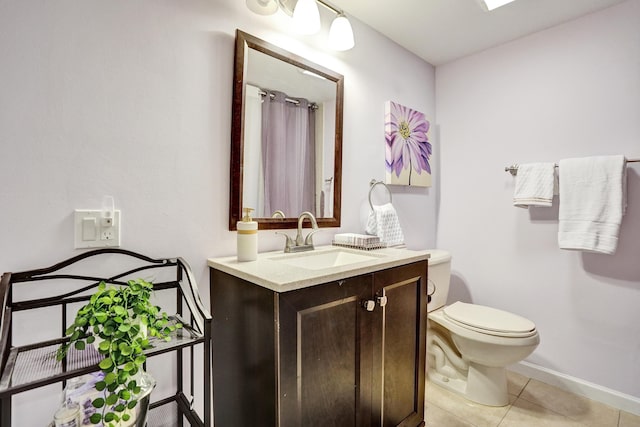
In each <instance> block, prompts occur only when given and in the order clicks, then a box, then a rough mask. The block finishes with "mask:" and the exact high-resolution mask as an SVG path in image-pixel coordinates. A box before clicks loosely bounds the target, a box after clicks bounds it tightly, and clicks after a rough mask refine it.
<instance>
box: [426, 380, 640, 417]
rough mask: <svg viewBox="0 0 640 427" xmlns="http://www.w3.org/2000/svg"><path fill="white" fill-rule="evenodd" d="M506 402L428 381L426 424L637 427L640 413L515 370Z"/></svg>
mask: <svg viewBox="0 0 640 427" xmlns="http://www.w3.org/2000/svg"><path fill="white" fill-rule="evenodd" d="M508 380H509V395H510V396H509V398H510V399H509V400H510V402H509V405H507V406H503V407H499V408H496V407H489V406H483V405H478V404H475V403H472V402H469V401H467V400H465V399H463V398H462V397H460V396H458V395H456V394H453V393H451V392H449V391H447V390H444V389H442V388H441V387H439V386H437V385H435V384H432V383H430V382H429V381H427V387H426V393H425V394H426V405H425V414H426V415H425V419H426V426H427V427H640V416H637V415H633V414H630V413H628V412H624V411H620V410H618V409H616V408H612V407H610V406H607V405H605V404H602V403H600V402H596V401H593V400H590V399H587V398H584V397H581V396H577V395H575V394H572V393H569V392H566V391H564V390H561V389H558V388H556V387H553V386H550V385H548V384H545V383H542V382H540V381H537V380H534V379H530V378H526V377H524V376H522V375H519V374H516V373H514V372H509V373H508Z"/></svg>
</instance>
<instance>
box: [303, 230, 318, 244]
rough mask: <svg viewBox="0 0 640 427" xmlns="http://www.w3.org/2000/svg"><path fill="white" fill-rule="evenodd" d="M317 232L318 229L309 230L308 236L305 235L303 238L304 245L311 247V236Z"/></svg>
mask: <svg viewBox="0 0 640 427" xmlns="http://www.w3.org/2000/svg"><path fill="white" fill-rule="evenodd" d="M318 231H320V229H315V230H311V231H310V232H309V234H307V237H305V239H304V244H305V245H310V246H313V235H314V234H316V233H317V232H318Z"/></svg>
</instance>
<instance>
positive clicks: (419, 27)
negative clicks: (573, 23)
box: [330, 0, 625, 65]
mask: <svg viewBox="0 0 640 427" xmlns="http://www.w3.org/2000/svg"><path fill="white" fill-rule="evenodd" d="M623 1H625V0H516V1H515V2H513V3H510V4H507V5H505V6H502V7H500V8H498V9H495V10H493V11H491V12H485V11H484V9H483V8H482V7H481V6H480V0H386V1H383V0H330V3H331V4H332V5H334V6H336V7H337V8H339V9H342V10H344V11H345V12H346V14H347V16H349V15H350V16H353V17H355V18H356V19H358V20H359V21H362V22H364V23H366V24H368V25H369V26H371V27H373V28H374V29H375V30H377V31H378V32H380V33H382V34H384V35H385V36H387V37H388V38H390V39H391V40H393V41H395V42H396V43H398V44H399V45H401V46H403V47H404V48H405V49H407V50H409V51H411V52H413V53H415V54H416V55H418V56H419V57H421V58H423V59H424V60H425V61H427V62H429V63H431V64H433V65H442V64H444V63H447V62H449V61H453V60H455V59H457V58H461V57H463V56H466V55H469V54H472V53H476V52H480V51H482V50H484V49H487V48H490V47H493V46H497V45H499V44H502V43H506V42H508V41H511V40H515V39H517V38H519V37H522V36H525V35H527V34H532V33H535V32H537V31H540V30H543V29H545V28H549V27H552V26H554V25H558V24H561V23H563V22H567V21H570V20H572V19H575V18H577V17H579V16H582V15H586V14H588V13H592V12H595V11H597V10H600V9H604V8H606V7H609V6H612V5H614V4H616V3H622V2H623ZM354 33H355V38H356V45H357V43H358V34H357V28H355V29H354Z"/></svg>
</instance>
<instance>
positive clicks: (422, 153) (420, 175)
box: [384, 101, 433, 187]
mask: <svg viewBox="0 0 640 427" xmlns="http://www.w3.org/2000/svg"><path fill="white" fill-rule="evenodd" d="M384 129H385V142H386V151H385V167H386V184H392V185H412V186H419V187H431V163H430V161H431V155H432V153H433V149H432V146H431V143H430V142H429V135H428V132H429V121H428V120H427V118H426V117H425V115H424V113H421V112H419V111H416V110H412V109H411V108H408V107H405V106H404V105H400V104H397V103H395V102H391V101H387V102H386V104H385V125H384Z"/></svg>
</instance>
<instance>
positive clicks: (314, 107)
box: [258, 89, 318, 110]
mask: <svg viewBox="0 0 640 427" xmlns="http://www.w3.org/2000/svg"><path fill="white" fill-rule="evenodd" d="M258 94H259V95H261V96H266V95H267V92H265V91H264V90H262V89H258ZM275 97H276V96H275V95H274V94H273V93H270V94H269V98H271V99H273V98H275ZM284 100H285V101H287V102H290V103H291V104H295V105H298V104H300V101H298V100H297V99H291V98H285V99H284ZM309 108H311V109H312V110H317V109H318V104H316V103H315V102H310V103H309Z"/></svg>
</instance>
